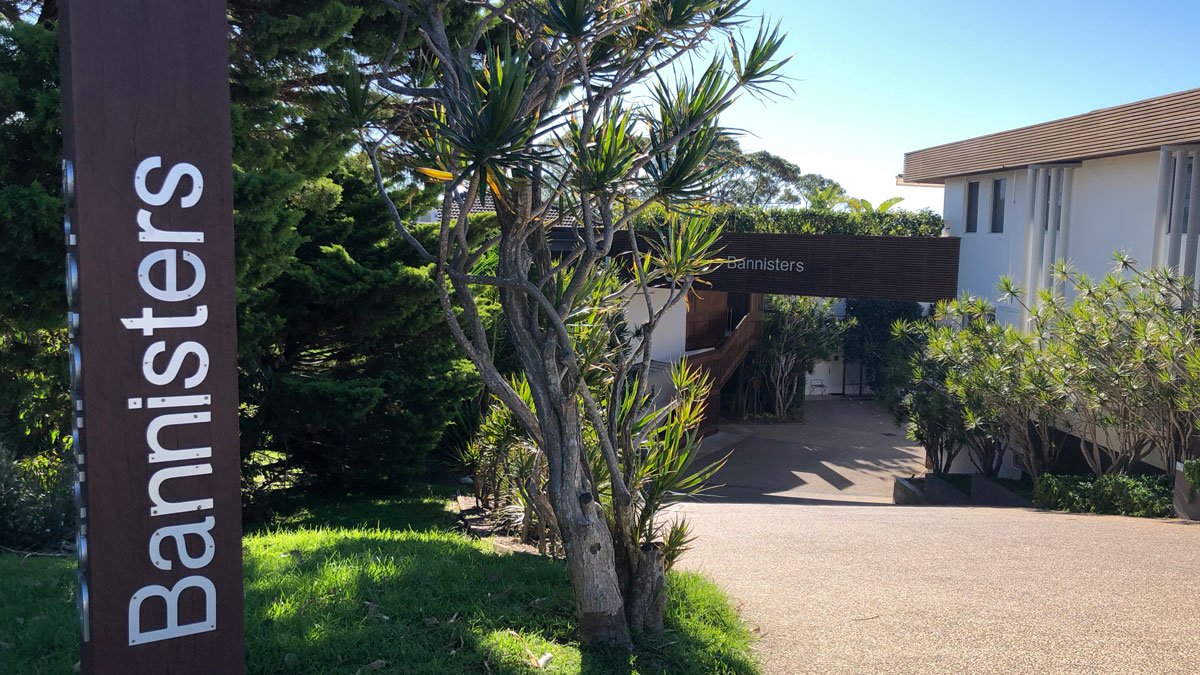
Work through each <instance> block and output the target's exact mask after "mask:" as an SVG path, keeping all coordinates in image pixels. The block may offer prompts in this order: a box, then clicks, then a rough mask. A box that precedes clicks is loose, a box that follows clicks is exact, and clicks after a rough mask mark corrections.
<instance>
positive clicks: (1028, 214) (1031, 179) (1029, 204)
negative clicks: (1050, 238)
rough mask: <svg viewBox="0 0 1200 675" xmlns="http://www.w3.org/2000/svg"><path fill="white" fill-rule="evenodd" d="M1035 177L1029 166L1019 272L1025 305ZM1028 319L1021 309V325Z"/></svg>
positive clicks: (1034, 201)
mask: <svg viewBox="0 0 1200 675" xmlns="http://www.w3.org/2000/svg"><path fill="white" fill-rule="evenodd" d="M1037 177H1038V169H1037V167H1035V166H1031V167H1029V168H1028V169H1026V170H1025V223H1024V224H1025V260H1024V261H1022V262H1023V263H1024V269H1023V270H1021V274H1022V276H1021V278H1020V283H1021V288H1022V289H1024V293H1025V304H1026V305H1028V304H1029V276H1030V270H1032V269H1033V268H1032V265H1031V261H1032V260H1033V214H1034V204H1035V203H1036V202H1037V199H1036V197H1035V194H1036V192H1037V184H1038V180H1037ZM1013 189H1016V186H1015V185H1014V186H1013ZM1013 276H1014V277H1015V276H1016V274H1013ZM1028 319H1029V314H1028V313H1027V312H1026V311H1025V309H1024V308H1022V309H1021V318H1020V321H1021V325H1024V324H1025V321H1027V320H1028Z"/></svg>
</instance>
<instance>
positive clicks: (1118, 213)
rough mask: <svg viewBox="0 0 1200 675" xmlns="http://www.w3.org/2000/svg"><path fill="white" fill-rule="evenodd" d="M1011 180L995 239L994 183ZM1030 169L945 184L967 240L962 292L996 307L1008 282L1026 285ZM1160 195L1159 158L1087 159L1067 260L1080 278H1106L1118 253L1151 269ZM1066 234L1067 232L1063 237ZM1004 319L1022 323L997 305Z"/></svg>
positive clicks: (956, 224) (951, 217) (956, 227)
mask: <svg viewBox="0 0 1200 675" xmlns="http://www.w3.org/2000/svg"><path fill="white" fill-rule="evenodd" d="M997 178H1005V179H1007V180H1008V195H1007V196H1006V199H1005V202H1006V203H1005V207H1004V213H1005V218H1004V221H1005V222H1004V232H1002V233H992V232H991V218H992V215H991V204H992V194H991V192H992V185H993V180H995V179H997ZM1026 179H1027V171H1026V169H1024V168H1021V169H1017V170H1013V171H1003V172H997V173H991V174H980V175H975V176H969V177H959V178H952V179H948V180H947V181H946V190H945V196H944V200H945V202H944V203H945V209H944V215H945V218H946V223H947V226H948V227H949V229H950V234H951V235H953V236H956V237H961V238H962V245H961V249H960V257H959V268H958V288H959V292H960V293H961V292H964V291H966V292H969V293H971V294H972V295H976V296H980V297H984V298H987V299H989V300H992V301H995V300H996V299H997V297H998V296H999V293H998V291H997V290H996V284H997V283H998V282H999V280H1000V277H1001V276H1009V277H1011V278H1013V279H1014V280H1015V281H1016V282H1017V284H1018V285H1020V286H1024V285H1025V266H1026V255H1027V254H1026V250H1025V243H1026V242H1025V236H1026V230H1027V223H1026V217H1027V211H1026V200H1027V197H1026V190H1027V186H1026V182H1027V180H1026ZM969 181H979V183H980V195H979V221H978V231H977V232H970V233H969V232H967V231H966V222H967V183H968V182H969ZM1157 191H1158V153H1157V152H1144V153H1138V154H1134V155H1125V156H1121V157H1110V158H1105V159H1096V160H1088V161H1085V162H1083V163H1082V164H1081V165H1080V166H1078V167H1077V168H1076V169H1075V174H1074V182H1073V186H1072V191H1071V195H1070V211H1069V214H1070V216H1069V217H1070V226H1069V228H1070V229H1069V240H1068V243H1067V252H1066V256H1067V259H1068V260H1070V261H1071V263H1072V264H1073V265H1074V266H1075V268H1076V269H1078V270H1079V271H1081V272H1084V273H1086V274H1088V275H1090V276H1093V277H1100V276H1103V275H1104V274H1106V273H1107V272H1109V271H1111V270H1112V266H1113V257H1112V256H1113V253H1114V252H1115V251H1118V250H1119V251H1124V252H1126V253H1128V254H1130V255H1131V256H1133V258H1134V259H1135V260H1137V261H1138V263H1139V264H1140V265H1142V266H1143V267H1149V265H1150V259H1151V252H1152V248H1151V243H1152V241H1153V238H1154V236H1153V233H1154V210H1155V202H1156V199H1157ZM1060 232H1061V230H1060ZM996 315H997V319H999V320H1001V321H1005V322H1007V323H1014V322H1016V321H1017V320H1019V316H1020V313H1019V309H1018V307H1017V306H1016V305H1012V304H1004V303H998V304H997V307H996Z"/></svg>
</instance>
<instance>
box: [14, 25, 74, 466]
mask: <svg viewBox="0 0 1200 675" xmlns="http://www.w3.org/2000/svg"><path fill="white" fill-rule="evenodd" d="M58 101H59V96H58V39H57V36H56V35H55V33H54V32H53V31H51V30H47V29H46V28H44V27H42V26H37V25H32V24H27V23H15V24H8V23H5V22H2V21H0V111H4V112H0V238H2V239H3V241H4V252H5V260H4V265H2V266H0V445H3V446H4V447H7V448H8V449H9V450H10V451H11V452H13V453H14V454H15V455H16V456H17V457H29V456H33V455H38V454H41V453H44V452H46V451H48V450H49V449H50V448H52V447H54V445H55V443H56V441H57V439H58V437H59V436H61V435H62V434H63V432H64V430H65V429H66V428H67V424H68V416H67V406H68V402H67V396H66V379H67V372H66V370H67V369H66V352H65V349H66V330H65V328H64V327H63V326H64V325H65V317H66V311H67V310H66V304H67V303H66V297H65V295H64V293H63V288H62V264H63V262H62V261H63V255H64V251H65V249H64V241H63V234H62V212H63V209H62V203H61V201H60V200H59V197H58V192H59V185H60V182H61V178H60V176H61V169H60V168H59V162H60V161H61V157H62V139H61V137H60V134H59V127H58V118H59V113H58V106H59V103H58Z"/></svg>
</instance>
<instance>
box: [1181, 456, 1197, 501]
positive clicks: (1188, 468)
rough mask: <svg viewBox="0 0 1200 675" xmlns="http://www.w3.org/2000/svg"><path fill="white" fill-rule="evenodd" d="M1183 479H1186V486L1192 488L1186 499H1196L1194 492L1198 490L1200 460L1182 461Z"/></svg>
mask: <svg viewBox="0 0 1200 675" xmlns="http://www.w3.org/2000/svg"><path fill="white" fill-rule="evenodd" d="M1183 477H1184V478H1186V479H1187V482H1188V485H1190V486H1191V487H1192V490H1191V493H1190V494H1189V495H1188V499H1195V498H1196V491H1197V490H1200V459H1185V460H1184V461H1183Z"/></svg>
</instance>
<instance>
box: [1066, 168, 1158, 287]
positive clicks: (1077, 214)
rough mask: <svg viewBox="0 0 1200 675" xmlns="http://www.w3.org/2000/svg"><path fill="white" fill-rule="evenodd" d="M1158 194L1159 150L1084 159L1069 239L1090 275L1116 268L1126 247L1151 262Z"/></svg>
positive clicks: (1072, 250)
mask: <svg viewBox="0 0 1200 675" xmlns="http://www.w3.org/2000/svg"><path fill="white" fill-rule="evenodd" d="M1157 199H1158V153H1157V152H1142V153H1138V154H1136V155H1125V156H1123V157H1109V158H1106V159H1096V160H1090V161H1087V162H1084V163H1083V165H1082V166H1080V167H1079V168H1078V169H1076V170H1075V186H1074V190H1073V194H1072V198H1071V228H1072V229H1071V240H1070V242H1069V247H1070V250H1069V251H1067V255H1068V256H1069V258H1070V259H1071V261H1072V263H1073V264H1074V265H1075V267H1076V268H1077V269H1078V270H1079V271H1081V272H1084V273H1086V274H1088V275H1089V276H1093V277H1102V276H1104V275H1105V274H1107V273H1108V272H1110V271H1112V266H1113V258H1112V256H1113V252H1115V251H1118V250H1120V251H1124V252H1126V253H1128V254H1129V255H1131V256H1133V258H1134V259H1135V260H1137V261H1138V264H1139V265H1140V266H1143V267H1145V268H1148V267H1149V266H1150V257H1151V254H1152V247H1151V244H1152V243H1153V240H1154V209H1155V203H1156V201H1157Z"/></svg>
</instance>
